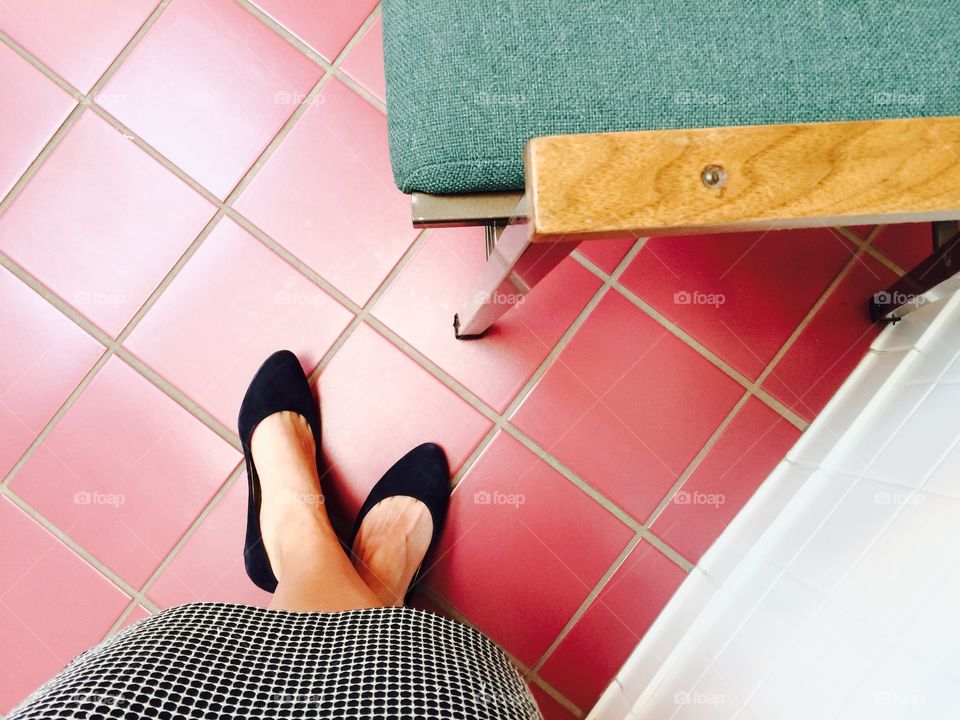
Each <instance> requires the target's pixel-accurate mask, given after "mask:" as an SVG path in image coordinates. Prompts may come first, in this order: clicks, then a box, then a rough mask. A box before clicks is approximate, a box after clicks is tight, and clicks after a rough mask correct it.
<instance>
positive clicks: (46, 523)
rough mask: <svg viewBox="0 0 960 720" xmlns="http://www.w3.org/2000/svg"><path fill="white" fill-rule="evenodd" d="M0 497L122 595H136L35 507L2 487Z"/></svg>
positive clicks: (128, 585)
mask: <svg viewBox="0 0 960 720" xmlns="http://www.w3.org/2000/svg"><path fill="white" fill-rule="evenodd" d="M0 496H5V497H6V498H7V499H8V500H9V501H10V502H12V503H13V504H14V505H16V506H17V507H19V508H20V509H21V510H23V511H24V512H25V513H26V514H27V515H29V516H30V517H31V518H33V520H34V521H36V522H37V523H38V524H39V525H41V526H43V527H44V528H45V529H46V530H47V531H48V532H49V533H50V534H51V535H53V536H54V537H55V538H57V539H58V540H59V541H60V542H62V543H63V544H64V545H66V546H67V547H69V548H70V549H71V550H72V551H73V552H74V553H76V554H77V555H79V556H80V557H81V558H83V559H84V560H86V562H87V563H88V564H89V565H90V566H91V567H92V568H93V569H95V570H96V571H97V572H99V573H100V574H101V575H103V576H104V577H105V578H106V579H107V580H109V581H110V582H111V583H113V584H114V585H115V586H116V587H117V588H119V589H120V590H121V591H122V592H123V593H125V594H126V595H128V596H130V597H131V598H132V597H134V596H135V595H136V594H137V589H136V588H135V587H133V586H132V585H131V584H130V583H128V582H127V581H126V580H124V579H123V578H122V577H120V576H119V575H117V574H116V573H115V572H114V571H113V570H111V569H110V568H109V567H107V566H106V565H105V564H104V563H102V562H100V560H98V559H97V558H96V557H94V556H93V554H91V553H90V552H89V551H88V550H87V549H86V548H84V547H83V546H82V545H81V544H80V543H78V542H77V541H76V540H74V539H73V538H72V537H70V535H68V534H67V533H66V532H65V531H64V530H62V529H61V528H59V527H58V526H57V525H55V524H54V523H53V522H51V521H50V520H48V519H47V518H46V517H45V516H44V515H43V514H41V513H40V511H39V510H37V509H36V508H35V507H33V506H32V505H31V504H30V503H28V502H27V501H26V500H24V499H23V498H22V497H20V496H19V495H17V494H16V493H15V492H14V491H13V490H11V489H10V488H9V487H7V486H4V487H2V488H0Z"/></svg>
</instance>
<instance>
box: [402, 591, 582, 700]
mask: <svg viewBox="0 0 960 720" xmlns="http://www.w3.org/2000/svg"><path fill="white" fill-rule="evenodd" d="M417 592H420V593H423V595H424V596H425V597H426V598H427V599H428V600H430V602H432V603H433V604H434V605H436V606H437V607H439V608H440V609H441V610H442V611H443V612H444V614H446V615H448V616H449V617H450V618H451V619H453V620H456V621H457V622H459V623H462V624H464V625H467V626H468V627H472V628H474V629H476V630H477V631H479V632H481V633H482V632H483V631H482V630H480V628H478V627H477V626H476V624H474V622H473V621H472V620H470V619H469V618H468V617H467V616H466V615H464V614H463V613H461V612H460V611H459V610H457V608H455V607H454V606H453V605H451V604H450V603H449V602H448V601H447V599H446V598H444V597H443V596H442V595H439V594H438V593H437V592H436V591H435V590H432V589H430V588H428V587H424V586H422V585H420V586H418V589H417ZM484 634H485V633H484ZM501 650H502V651H503V653H504V654H505V655H506V656H507V657H508V658H509V659H510V662H512V663H513V664H514V665H515V666H516V667H517V669H518V670H519V671H520V673H521V674H522V675H523V677H524V679H526V680H532V681H533V682H534V683H535V684H536V685H537V686H538V687H539V688H540V689H541V690H543V691H544V692H545V693H546V694H547V695H549V696H550V697H552V698H553V699H554V700H556V701H557V703H559V704H560V705H561V706H563V707H564V708H565V709H566V710H567V711H568V712H570V713H571V714H572V715H574V716H575V717H578V718H582V717H583V716H584V715H585V713H584V712H583V710H581V709H580V708H579V707H578V706H577V705H575V704H574V703H573V702H571V701H570V700H568V699H567V698H566V696H564V695H563V694H562V693H561V692H560V691H558V690H557V689H556V688H555V687H553V686H552V685H551V684H550V683H548V682H547V681H546V680H544V679H543V678H542V677H540V675H539V673H537V672H536V671H535V670H533V669H532V668H529V667H527V665H526V664H524V663H523V662H521V661H520V660H519V659H517V658H516V657H515V656H514V655H512V654H511V653H509V652H507V651H506V650H504V649H503V648H501Z"/></svg>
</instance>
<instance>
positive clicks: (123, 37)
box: [0, 0, 157, 92]
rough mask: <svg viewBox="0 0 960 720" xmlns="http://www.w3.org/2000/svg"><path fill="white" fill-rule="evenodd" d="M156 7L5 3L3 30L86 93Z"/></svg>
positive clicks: (28, 0) (106, 0)
mask: <svg viewBox="0 0 960 720" xmlns="http://www.w3.org/2000/svg"><path fill="white" fill-rule="evenodd" d="M156 6H157V0H123V2H117V0H72V1H71V2H67V3H65V2H61V0H4V2H2V3H0V30H3V32H5V33H7V34H8V35H10V36H11V37H12V38H13V39H14V40H16V41H17V42H18V43H20V45H22V46H23V47H24V48H26V49H27V50H29V51H30V52H31V53H32V54H33V55H36V56H37V57H38V58H40V60H42V61H43V62H44V64H46V65H47V66H48V67H49V68H51V69H52V70H53V71H54V72H56V73H57V74H59V75H61V76H62V77H64V78H66V79H67V80H68V81H69V82H70V83H71V84H72V85H73V86H74V87H76V88H77V89H78V90H80V91H81V92H87V91H88V90H89V89H90V88H91V87H93V84H94V83H95V82H96V81H97V80H98V79H99V78H100V76H101V75H102V74H103V72H104V71H105V70H106V69H107V68H108V67H109V66H110V63H112V62H113V61H114V60H115V59H116V57H117V55H119V54H120V51H121V50H123V48H124V46H126V44H127V43H128V42H130V40H131V38H133V36H134V34H135V33H136V32H137V30H139V29H140V26H141V25H143V23H144V21H145V20H146V19H147V18H148V17H149V16H150V13H151V12H153V9H154V8H155V7H156Z"/></svg>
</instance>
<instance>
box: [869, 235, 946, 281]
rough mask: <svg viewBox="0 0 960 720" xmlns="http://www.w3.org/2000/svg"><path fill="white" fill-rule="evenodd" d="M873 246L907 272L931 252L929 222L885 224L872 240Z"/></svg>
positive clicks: (931, 243) (931, 242) (931, 239)
mask: <svg viewBox="0 0 960 720" xmlns="http://www.w3.org/2000/svg"><path fill="white" fill-rule="evenodd" d="M873 247H875V248H876V249H877V250H879V251H880V252H882V253H883V254H884V255H886V256H887V257H888V258H890V259H891V260H893V261H894V262H895V263H896V264H897V265H899V266H900V267H901V268H902V269H903V270H904V271H906V272H909V271H911V270H913V269H914V268H915V267H916V266H917V265H919V264H920V263H921V262H923V261H924V260H926V259H927V258H928V257H929V256H930V255H931V254H932V253H933V230H932V229H931V228H930V223H904V224H900V225H887V226H885V227H884V228H883V229H882V230H881V231H880V232H879V234H878V235H877V236H876V238H874V240H873Z"/></svg>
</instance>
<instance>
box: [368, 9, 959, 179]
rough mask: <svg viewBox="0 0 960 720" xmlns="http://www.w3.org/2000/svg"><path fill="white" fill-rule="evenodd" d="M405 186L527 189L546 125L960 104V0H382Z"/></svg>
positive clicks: (572, 129) (641, 126) (758, 118)
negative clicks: (530, 148)
mask: <svg viewBox="0 0 960 720" xmlns="http://www.w3.org/2000/svg"><path fill="white" fill-rule="evenodd" d="M382 6H383V33H384V53H385V62H386V75H387V109H388V117H389V129H390V153H391V157H392V161H393V170H394V175H395V178H396V182H397V185H398V186H399V187H400V189H401V190H403V191H405V192H413V191H423V192H431V193H462V192H480V191H492V190H519V189H522V187H523V159H522V151H523V147H524V145H525V144H526V142H527V140H528V139H529V138H531V137H536V136H541V135H554V134H564V133H585V132H603V131H614V130H657V129H668V128H689V127H714V126H723V125H757V124H771V123H792V122H820V121H836V120H866V119H881V118H894V117H929V116H938V115H960V71H958V65H960V63H958V61H960V49H958V48H960V46H958V44H957V36H956V27H957V21H958V20H960V0H909V2H904V1H903V0H710V1H709V2H693V1H692V0H383V3H382Z"/></svg>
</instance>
